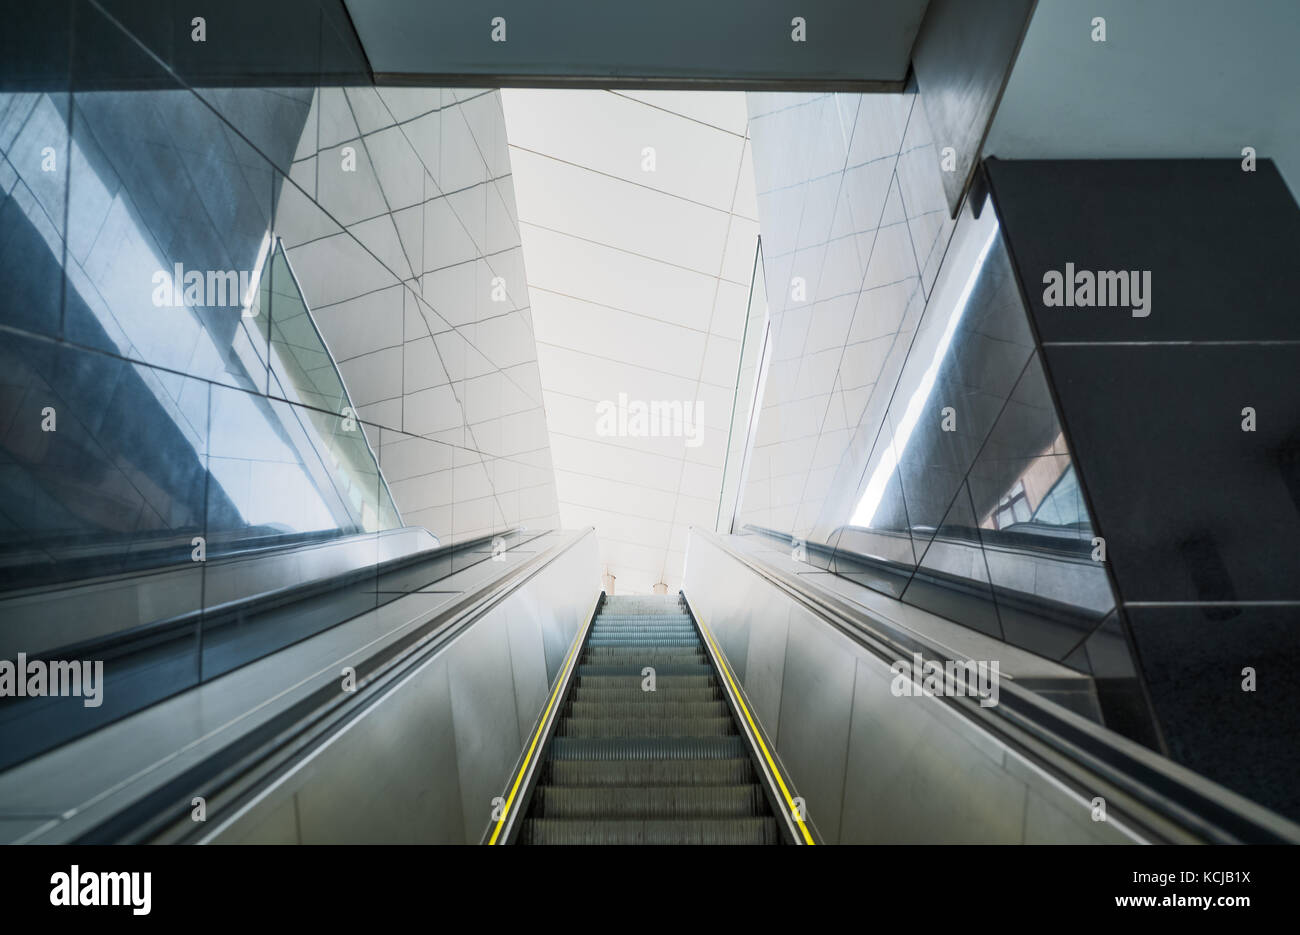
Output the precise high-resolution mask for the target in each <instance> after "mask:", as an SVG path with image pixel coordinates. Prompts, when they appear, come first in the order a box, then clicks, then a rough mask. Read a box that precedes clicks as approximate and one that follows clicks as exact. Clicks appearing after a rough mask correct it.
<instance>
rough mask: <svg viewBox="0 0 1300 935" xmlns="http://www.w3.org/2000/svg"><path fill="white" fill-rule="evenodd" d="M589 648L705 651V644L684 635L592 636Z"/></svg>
mask: <svg viewBox="0 0 1300 935" xmlns="http://www.w3.org/2000/svg"><path fill="white" fill-rule="evenodd" d="M587 649H589V650H591V649H693V650H699V651H700V652H703V651H704V646H703V644H702V643H700V641H699V640H697V639H695V638H693V637H683V636H666V637H665V636H637V637H623V638H620V637H612V638H611V637H605V638H603V639H597V638H596V637H592V638H591V639H590V640H588V641H587Z"/></svg>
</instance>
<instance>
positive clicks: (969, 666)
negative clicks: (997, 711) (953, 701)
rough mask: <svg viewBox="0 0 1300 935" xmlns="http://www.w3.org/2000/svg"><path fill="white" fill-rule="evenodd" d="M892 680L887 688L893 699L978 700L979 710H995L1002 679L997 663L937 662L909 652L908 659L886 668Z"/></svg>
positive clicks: (968, 661) (969, 661)
mask: <svg viewBox="0 0 1300 935" xmlns="http://www.w3.org/2000/svg"><path fill="white" fill-rule="evenodd" d="M889 670H890V671H891V672H893V673H894V680H893V681H892V682H891V683H890V685H889V691H890V694H892V695H893V696H894V697H895V698H911V697H914V696H915V697H920V696H922V695H925V696H930V697H933V696H936V695H937V696H940V697H947V698H965V697H967V696H969V697H973V698H979V700H980V707H981V708H992V707H996V706H997V703H998V684H999V679H1000V678H1001V676H1000V674H999V672H998V663H997V662H996V661H994V662H984V661H976V660H974V659H967V660H965V661H960V660H955V659H949V660H947V661H945V662H940V661H938V660H936V659H924V658H922V656H921V654H920V653H912V658H911V659H910V660H902V659H900V660H899V661H898V662H895V663H894V664H893V665H891V666H890V667H889Z"/></svg>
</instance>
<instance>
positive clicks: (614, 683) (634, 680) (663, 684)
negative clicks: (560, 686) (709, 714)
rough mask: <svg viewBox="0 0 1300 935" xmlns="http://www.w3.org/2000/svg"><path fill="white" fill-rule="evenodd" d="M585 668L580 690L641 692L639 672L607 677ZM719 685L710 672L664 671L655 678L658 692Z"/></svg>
mask: <svg viewBox="0 0 1300 935" xmlns="http://www.w3.org/2000/svg"><path fill="white" fill-rule="evenodd" d="M584 668H585V667H584V666H578V682H577V685H578V688H594V689H611V688H612V689H620V690H623V691H641V682H642V681H644V679H643V678H642V676H641V673H640V671H639V670H638V671H637V672H636V673H635V674H632V673H628V674H626V675H622V674H620V675H605V674H603V673H595V672H590V673H586V674H584V673H583V671H582V670H583V669H584ZM717 687H718V683H717V681H715V680H714V678H713V672H712V670H710V671H709V672H708V673H707V674H700V675H665V674H664V673H663V672H662V671H660V672H658V674H657V676H656V678H655V690H656V693H657V692H662V691H668V690H670V689H679V688H685V689H709V690H710V691H713V690H715V689H717Z"/></svg>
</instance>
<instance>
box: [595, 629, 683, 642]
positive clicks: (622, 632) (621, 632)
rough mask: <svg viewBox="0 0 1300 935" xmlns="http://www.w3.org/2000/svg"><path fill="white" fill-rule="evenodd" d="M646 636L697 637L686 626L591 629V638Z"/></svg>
mask: <svg viewBox="0 0 1300 935" xmlns="http://www.w3.org/2000/svg"><path fill="white" fill-rule="evenodd" d="M647 636H657V637H660V638H663V637H673V636H676V637H684V638H688V639H699V636H697V635H696V633H695V631H694V630H693V629H690V628H688V627H592V629H591V638H592V639H603V640H607V639H620V640H629V639H636V638H638V637H641V638H644V637H647Z"/></svg>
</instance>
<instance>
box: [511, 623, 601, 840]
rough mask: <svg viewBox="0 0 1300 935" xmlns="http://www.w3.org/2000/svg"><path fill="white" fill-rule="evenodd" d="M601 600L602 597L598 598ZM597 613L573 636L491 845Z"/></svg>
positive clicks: (513, 799)
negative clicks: (570, 663) (559, 674)
mask: <svg viewBox="0 0 1300 935" xmlns="http://www.w3.org/2000/svg"><path fill="white" fill-rule="evenodd" d="M597 600H598V601H599V600H600V598H597ZM595 614H596V605H595V604H592V605H591V613H589V614H587V623H586V624H584V625H583V626H582V628H581V629H579V630H578V635H577V636H575V637H574V638H573V645H572V646H570V647H569V655H567V656H566V657H565V658H564V668H563V669H562V670H560V671H561V677H560V678H558V679H556V680H555V691H553V692H551V700H550V701H548V702H547V703H546V710H545V711H543V712H542V721H541V723H540V724H538V725H537V733H536V734H534V735H533V742H532V743H531V744H529V745H528V755H527V756H525V757H524V762H523V763H522V764H520V766H519V773H518V775H516V776H515V784H514V786H513V787H512V788H511V790H510V795H509V797H508V798H507V799H506V807H505V808H503V809H502V810H501V817H500V818H498V819H497V826H496V828H494V829H493V830H492V838H491V839H490V840H489V841H488V845H489V846H491V845H493V844H495V843H497V836H498V835H500V834H501V827H502V825H504V824H505V823H506V818H507V817H508V816H509V815H510V806H511V805H512V804H513V803H514V801H515V795H516V794H518V792H519V784H520V783H521V782H523V781H524V774H525V773H527V772H528V764H529V763H531V762H532V759H533V753H534V752H535V751H536V750H537V742H538V741H539V740H541V739H542V731H544V730H546V718H547V716H548V715H549V714H550V713H551V708H553V707H554V706H555V699H556V697H557V696H558V695H559V694H560V688H561V686H563V685H564V678H563V676H564V675H567V674H568V672H569V662H570V660H572V659H573V654H574V653H576V652H577V651H578V647H579V646H581V645H582V637H583V636H584V635H585V634H586V632H587V627H588V626H590V624H591V620H592V618H593V617H594V616H595Z"/></svg>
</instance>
